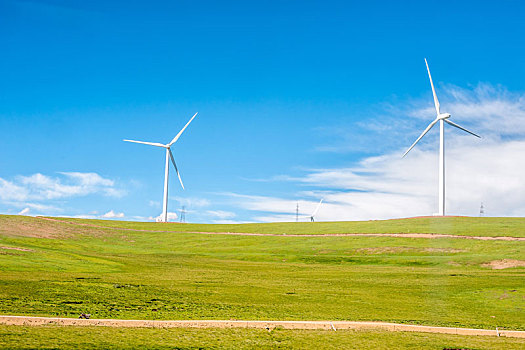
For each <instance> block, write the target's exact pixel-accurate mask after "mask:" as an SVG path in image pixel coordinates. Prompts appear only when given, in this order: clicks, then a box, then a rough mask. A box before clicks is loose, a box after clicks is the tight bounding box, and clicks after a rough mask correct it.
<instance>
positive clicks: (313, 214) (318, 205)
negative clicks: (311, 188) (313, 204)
mask: <svg viewBox="0 0 525 350" xmlns="http://www.w3.org/2000/svg"><path fill="white" fill-rule="evenodd" d="M323 200H324V198H321V200H320V201H319V204H317V208H315V210H314V212H313V213H312V215H310V216H315V214H317V211H318V210H319V207H320V206H321V203H323Z"/></svg>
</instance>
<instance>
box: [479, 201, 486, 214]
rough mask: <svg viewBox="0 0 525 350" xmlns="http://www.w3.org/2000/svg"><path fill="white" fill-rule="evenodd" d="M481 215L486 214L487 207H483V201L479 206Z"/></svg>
mask: <svg viewBox="0 0 525 350" xmlns="http://www.w3.org/2000/svg"><path fill="white" fill-rule="evenodd" d="M479 216H485V208H484V207H483V202H481V206H480V207H479Z"/></svg>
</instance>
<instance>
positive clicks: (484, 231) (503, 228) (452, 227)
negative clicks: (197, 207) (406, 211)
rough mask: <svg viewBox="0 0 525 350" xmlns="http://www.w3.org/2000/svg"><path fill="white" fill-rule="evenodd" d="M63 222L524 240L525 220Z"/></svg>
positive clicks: (198, 229)
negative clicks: (232, 222) (514, 238)
mask: <svg viewBox="0 0 525 350" xmlns="http://www.w3.org/2000/svg"><path fill="white" fill-rule="evenodd" d="M61 220H64V221H71V222H77V223H88V224H96V225H101V226H108V227H118V228H128V229H136V230H165V231H178V232H192V231H193V232H247V233H273V234H298V233H299V234H327V233H441V234H454V235H466V236H514V237H525V218H488V217H483V218H478V217H444V218H440V217H423V218H410V219H397V220H372V221H345V222H316V223H313V224H312V223H310V222H298V223H296V222H293V223H289V222H288V223H269V224H237V225H211V224H179V223H168V224H166V223H160V224H159V223H152V222H134V221H112V220H89V219H70V218H62V219H61Z"/></svg>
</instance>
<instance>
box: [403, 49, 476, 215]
mask: <svg viewBox="0 0 525 350" xmlns="http://www.w3.org/2000/svg"><path fill="white" fill-rule="evenodd" d="M425 64H426V66H427V72H428V78H429V79H430V86H432V94H433V95H434V106H435V107H436V113H437V115H436V119H435V120H434V121H433V122H432V123H430V124H429V125H428V126H427V128H426V129H425V130H424V131H423V133H422V134H421V135H420V136H419V137H418V138H417V140H416V141H415V142H414V143H413V144H412V146H410V148H409V149H408V150H407V151H406V152H405V154H403V157H404V156H406V155H407V153H408V152H410V150H411V149H412V148H414V146H415V145H416V143H418V142H419V140H421V138H422V137H423V136H425V134H426V133H427V132H428V131H429V130H430V129H432V127H433V126H434V125H435V124H436V123H437V122H439V212H438V215H440V216H444V215H445V123H447V124H450V125H452V126H454V127H456V128H458V129H461V130H463V131H465V132H468V133H469V134H471V135H474V136H476V137H480V136H479V135H477V134H475V133H473V132H471V131H468V130H467V129H465V128H463V127H461V126H459V125H458V124H456V123H454V122H451V121H450V120H449V118H450V114H449V113H441V112H440V109H439V100H438V98H437V95H436V90H435V89H434V83H433V82H432V76H431V75H430V69H429V68H428V63H427V59H426V58H425Z"/></svg>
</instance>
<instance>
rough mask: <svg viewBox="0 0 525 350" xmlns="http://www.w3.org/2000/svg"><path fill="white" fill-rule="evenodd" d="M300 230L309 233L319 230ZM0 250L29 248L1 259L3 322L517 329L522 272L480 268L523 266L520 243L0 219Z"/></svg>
mask: <svg viewBox="0 0 525 350" xmlns="http://www.w3.org/2000/svg"><path fill="white" fill-rule="evenodd" d="M447 219H448V218H447ZM453 219H454V220H459V221H461V219H462V218H453ZM414 220H415V219H414ZM465 220H472V219H471V218H467V219H465ZM498 220H501V221H502V223H501V226H502V227H504V226H509V227H510V226H513V227H514V228H515V231H512V232H511V231H506V232H507V233H509V234H511V235H517V233H516V232H522V231H519V230H520V229H519V227H520V226H519V225H518V224H516V222H519V220H514V219H509V222H510V223H507V222H505V220H503V219H498ZM515 221H516V222H515ZM392 222H394V221H392ZM522 222H523V221H522ZM110 223H111V224H113V225H123V226H127V225H129V224H128V223H119V222H110ZM98 224H100V223H98ZM102 224H103V225H106V222H103V223H102ZM338 224H341V225H343V223H338ZM379 224H382V222H380V223H379ZM137 225H139V224H137ZM143 225H150V226H153V227H155V226H157V225H156V224H143ZM168 225H174V226H175V224H168ZM287 225H288V227H291V226H293V225H294V224H287ZM308 225H310V228H311V229H310V232H318V230H317V229H316V227H317V226H322V224H317V223H315V224H313V225H312V224H308ZM458 225H459V226H460V227H464V226H468V225H466V224H465V223H461V222H460V223H458ZM180 226H186V225H180ZM260 226H261V227H262V228H264V227H265V226H264V225H260ZM270 226H271V225H270ZM157 227H158V226H157ZM407 227H408V226H407ZM516 227H517V228H516ZM493 228H494V229H495V230H498V231H500V230H501V231H502V230H503V229H501V228H498V226H497V225H495V224H493ZM369 229H372V227H371V226H370V228H369ZM376 229H377V230H379V228H376ZM409 229H412V228H411V227H409ZM239 230H241V231H246V230H244V228H242V229H239ZM448 230H449V231H448V233H450V231H453V228H450V227H449V228H448ZM456 230H458V229H456ZM230 231H232V230H230ZM382 232H385V231H384V229H383V231H382ZM386 232H388V231H386ZM411 232H413V231H411ZM437 233H441V232H437ZM469 233H470V234H475V235H480V234H481V232H477V231H475V230H472V231H469ZM489 234H490V233H489ZM518 234H519V233H518ZM31 236H34V237H31ZM42 236H45V237H53V238H38V237H42ZM0 246H2V247H17V248H24V249H30V251H20V250H12V249H2V248H0V313H1V314H19V315H43V316H66V317H77V316H78V315H79V314H80V313H81V312H86V313H91V314H92V316H93V317H97V318H123V319H132V318H134V319H290V320H293V319H298V320H299V319H312V320H313V319H332V320H381V321H392V322H404V323H419V324H426V325H447V326H460V327H476V328H495V327H496V326H499V327H504V328H508V329H522V330H523V329H525V328H524V326H523V325H524V316H523V314H524V313H523V308H524V306H525V305H524V300H525V288H524V284H523V277H524V269H523V268H511V269H505V270H490V269H487V268H484V267H482V266H481V264H483V263H485V262H489V261H491V260H499V259H521V260H524V254H523V251H524V249H523V248H524V246H525V243H524V242H507V241H476V240H460V239H410V238H392V237H279V236H277V237H276V236H267V237H264V236H221V235H213V236H210V235H201V234H191V233H163V232H154V233H152V232H137V231H122V230H119V229H98V228H92V227H83V226H74V225H70V224H66V223H55V222H46V221H44V220H42V219H37V218H28V217H17V216H0ZM27 332H36V333H35V334H36V335H35V336H37V335H38V334H40V333H39V332H44V333H45V332H47V331H46V330H27ZM67 332H76V331H67ZM108 332H112V331H108ZM122 332H127V331H124V330H122ZM144 332H145V333H147V332H148V331H146V330H144ZM210 332H211V331H210ZM228 332H229V331H228ZM231 332H232V333H231V334H234V333H235V332H237V331H231ZM245 332H247V333H246V334H248V335H247V337H248V338H249V337H251V335H250V334H251V333H250V332H251V331H245ZM253 332H256V331H253ZM37 333H38V334H37ZM235 334H241V333H235ZM253 334H255V333H253ZM320 334H321V333H320ZM338 334H339V333H338ZM254 337H255V336H254ZM319 337H320V338H319V339H323V336H322V335H319ZM393 337H398V336H397V335H396V336H393ZM392 339H394V338H392ZM396 339H397V338H396ZM443 339H445V338H443ZM522 344H523V343H522ZM265 346H273V345H271V344H270V343H269V344H267V345H265Z"/></svg>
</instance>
